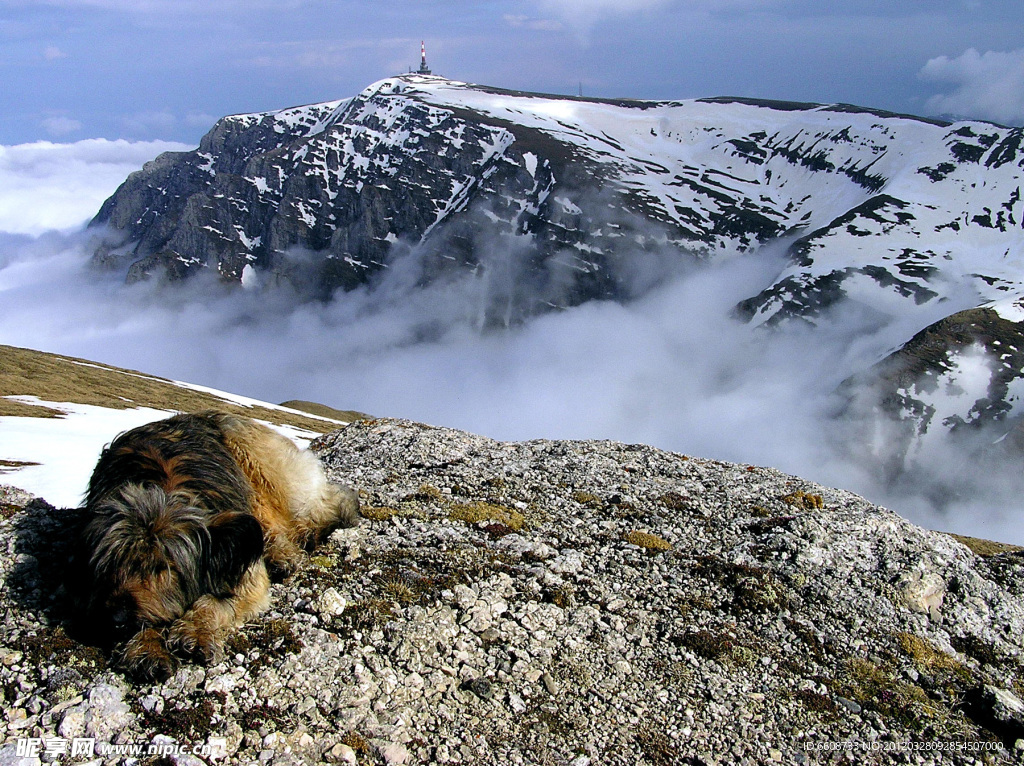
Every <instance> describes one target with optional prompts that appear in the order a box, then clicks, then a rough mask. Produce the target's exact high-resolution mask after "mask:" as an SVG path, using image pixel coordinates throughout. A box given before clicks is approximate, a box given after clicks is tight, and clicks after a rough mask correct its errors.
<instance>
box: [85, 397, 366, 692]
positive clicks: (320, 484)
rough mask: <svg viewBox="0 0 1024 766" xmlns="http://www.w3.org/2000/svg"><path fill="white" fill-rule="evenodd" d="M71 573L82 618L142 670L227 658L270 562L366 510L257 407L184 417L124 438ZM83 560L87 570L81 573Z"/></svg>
mask: <svg viewBox="0 0 1024 766" xmlns="http://www.w3.org/2000/svg"><path fill="white" fill-rule="evenodd" d="M83 517H84V518H83V527H82V530H81V534H80V535H79V546H80V550H79V551H78V552H77V554H76V555H75V556H74V557H73V559H74V562H77V565H76V564H75V563H74V562H73V565H72V572H73V575H72V577H73V578H74V579H75V580H76V582H74V583H69V584H70V585H72V586H73V588H75V589H78V591H79V593H80V595H79V596H78V597H77V598H76V599H75V600H76V601H77V603H78V606H79V609H80V610H81V615H80V616H81V619H83V620H85V621H87V622H88V623H89V628H91V629H92V632H93V633H94V634H98V635H100V636H104V637H106V639H107V640H108V641H109V642H110V643H112V644H115V645H118V644H119V645H120V646H121V649H120V652H119V657H120V664H121V665H122V666H123V668H124V669H125V670H127V671H128V672H129V673H131V674H132V675H135V676H138V677H142V678H148V679H153V680H158V679H163V678H166V677H168V676H169V675H170V674H171V673H172V672H173V670H174V668H175V666H176V664H177V658H178V657H179V656H182V655H184V656H189V657H194V658H197V659H201V660H204V661H205V662H207V663H216V662H218V661H219V660H220V659H221V658H222V657H223V646H224V641H225V639H226V638H227V636H228V635H229V634H230V633H231V631H233V630H235V629H237V628H238V627H240V626H241V625H242V624H243V623H245V622H246V621H248V620H249V619H251V618H252V617H254V616H256V615H257V614H259V613H260V612H262V611H263V610H265V609H266V608H267V607H268V606H269V604H270V576H269V572H268V569H269V570H271V571H274V570H277V571H278V572H282V573H285V574H287V573H289V572H291V571H293V570H294V569H295V568H296V566H297V565H298V564H299V563H300V561H301V555H302V549H303V548H304V547H309V546H311V545H313V544H315V543H317V542H319V541H320V540H321V539H322V538H323V537H324V535H326V534H327V533H328V532H330V531H331V530H333V529H335V528H338V527H352V526H355V525H357V524H358V520H359V499H358V496H357V495H356V493H355V492H354V491H353V490H352V489H350V488H347V487H342V486H340V485H337V484H332V483H329V482H328V481H327V478H326V476H325V475H324V472H323V469H322V467H321V465H320V463H319V461H318V460H317V459H316V457H315V456H314V455H313V454H312V453H310V452H307V451H304V450H300V449H298V448H297V447H296V446H295V444H294V443H293V442H292V441H291V440H289V439H287V438H286V437H284V436H282V435H280V434H278V433H277V432H275V431H273V430H271V429H270V428H267V427H266V426H263V425H261V424H259V423H257V422H255V421H254V420H251V419H249V418H245V417H240V416H237V415H231V414H226V413H223V412H216V411H205V412H198V413H194V414H183V415H175V416H173V417H171V418H168V419H166V420H161V421H158V422H155V423H150V424H148V425H144V426H140V427H139V428H135V429H132V430H130V431H126V432H125V433H122V434H120V435H119V436H117V437H116V438H115V439H114V441H113V442H111V443H110V444H109V445H108V446H107V447H106V448H105V449H104V450H103V452H102V454H101V455H100V458H99V461H98V462H97V464H96V467H95V469H94V470H93V473H92V478H91V479H90V480H89V489H88V492H87V495H86V502H85V508H84V514H83ZM75 572H77V573H75Z"/></svg>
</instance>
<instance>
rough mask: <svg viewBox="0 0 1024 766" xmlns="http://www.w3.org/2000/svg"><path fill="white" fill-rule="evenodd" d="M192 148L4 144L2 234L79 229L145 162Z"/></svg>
mask: <svg viewBox="0 0 1024 766" xmlns="http://www.w3.org/2000/svg"><path fill="white" fill-rule="evenodd" d="M191 148H192V147H189V146H186V145H184V144H177V143H172V142H168V141H150V142H129V141H107V140H105V139H88V140H85V141H78V142H76V143H71V144H56V143H50V142H48V141H38V142H36V143H32V144H18V145H16V146H0V232H10V233H16V234H31V235H36V234H39V233H41V232H43V231H46V230H48V229H69V228H75V227H78V226H81V225H82V224H84V223H85V222H86V221H88V220H89V219H90V218H92V217H93V216H94V215H95V214H96V212H97V211H98V210H99V208H100V205H102V204H103V201H104V200H105V199H106V198H107V197H109V196H110V195H111V194H112V193H113V192H114V190H115V189H117V187H118V186H119V185H120V184H121V182H122V181H124V179H125V178H126V177H127V176H128V174H129V173H131V172H132V171H134V170H138V169H139V168H140V167H142V165H143V163H145V162H146V161H148V160H151V159H153V158H154V157H156V156H157V155H158V154H160V153H161V152H167V151H184V150H186V149H191Z"/></svg>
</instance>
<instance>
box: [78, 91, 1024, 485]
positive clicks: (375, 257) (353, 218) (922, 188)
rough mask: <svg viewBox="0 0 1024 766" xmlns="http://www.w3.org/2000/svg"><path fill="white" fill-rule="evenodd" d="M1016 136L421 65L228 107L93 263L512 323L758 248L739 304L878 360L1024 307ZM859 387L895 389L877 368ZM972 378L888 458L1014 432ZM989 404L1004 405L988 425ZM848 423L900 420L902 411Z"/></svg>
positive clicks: (965, 126)
mask: <svg viewBox="0 0 1024 766" xmlns="http://www.w3.org/2000/svg"><path fill="white" fill-rule="evenodd" d="M1022 140H1024V131H1022V129H1019V128H1004V127H1000V126H997V125H992V124H988V123H980V122H958V123H955V124H947V123H944V122H940V121H934V120H923V119H919V118H915V117H909V116H905V115H896V114H890V113H885V112H878V111H873V110H868V109H861V108H857V107H852V106H849V105H842V104H834V105H816V104H801V103H785V102H770V101H754V100H749V99H725V98H722V99H698V100H690V101H673V102H645V101H630V100H604V101H602V100H595V99H581V98H571V97H557V96H550V95H543V94H532V93H520V92H513V91H505V90H500V89H496V88H489V87H484V86H478V85H471V84H467V83H461V82H455V81H450V80H446V79H444V78H440V77H424V76H419V75H407V76H401V77H395V78H389V79H386V80H382V81H380V82H378V83H375V84H373V85H371V86H370V87H369V88H367V89H366V90H364V91H363V92H362V93H360V94H359V95H358V96H356V97H354V98H352V99H348V100H343V101H335V102H327V103H324V104H315V105H311V106H304V107H296V108H292V109H286V110H282V111H277V112H267V113H261V114H251V115H236V116H232V117H226V118H224V119H223V120H221V121H220V122H218V124H217V125H216V126H215V127H214V129H213V130H212V131H211V132H210V133H209V134H208V135H207V136H206V137H204V139H203V141H202V143H201V145H200V147H199V148H198V149H197V150H196V151H195V152H190V153H184V154H176V155H164V156H162V157H161V158H159V159H158V160H156V161H155V162H153V163H150V164H149V165H147V166H146V168H144V169H143V170H142V171H141V172H140V173H137V174H134V175H133V176H132V177H130V178H129V179H128V180H127V181H126V182H125V184H124V185H123V186H122V187H121V188H120V189H119V190H118V191H117V193H116V194H115V195H114V196H112V197H111V198H110V199H109V200H108V201H107V203H106V204H105V205H104V206H103V208H102V210H101V211H100V213H99V214H98V215H97V217H96V220H95V224H96V225H101V224H102V225H105V226H107V227H108V228H109V229H111V230H112V231H113V232H114V234H116V239H115V241H112V242H110V243H108V244H107V245H105V246H104V247H103V248H102V249H101V250H100V252H98V253H97V255H96V258H95V260H96V261H97V262H98V263H102V264H107V265H108V266H112V267H117V268H121V269H123V273H124V274H126V275H127V278H128V279H129V280H136V279H142V278H145V277H146V276H147V275H150V274H154V273H157V272H164V273H166V274H168V275H170V276H171V277H172V278H184V277H186V276H188V275H196V274H204V273H209V274H215V275H217V277H218V278H219V279H222V280H227V281H229V282H240V283H241V284H242V285H244V286H246V287H248V288H252V289H259V288H260V287H261V286H267V285H276V284H279V283H281V282H287V283H289V284H291V285H293V286H295V287H296V288H297V290H298V293H299V297H300V299H304V298H308V297H310V296H317V297H326V296H328V295H330V294H331V293H332V291H334V290H339V289H340V290H350V289H354V288H357V287H361V288H364V289H366V290H368V291H369V292H370V293H371V294H372V293H373V291H375V290H376V291H380V293H381V294H382V295H393V294H395V291H397V294H398V295H399V296H402V295H405V294H406V293H403V292H402V291H407V292H408V291H415V290H417V289H419V288H422V287H424V286H427V285H430V284H431V283H435V282H439V281H444V280H453V281H454V280H464V281H471V282H472V283H473V285H474V287H478V288H479V289H478V290H477V291H476V292H474V293H473V295H474V300H476V301H478V302H479V303H480V307H477V305H476V304H474V305H473V306H472V307H471V308H472V311H469V312H467V314H471V315H472V316H473V317H474V318H476V317H479V319H478V320H477V321H478V324H480V325H481V326H486V325H491V326H493V325H499V326H503V325H508V324H510V323H514V322H516V321H519V320H521V319H523V318H525V317H527V316H529V315H532V314H536V313H538V312H543V311H549V310H551V309H557V308H563V307H567V306H572V305H577V304H581V303H584V302H586V301H588V300H592V299H614V300H628V299H630V298H634V297H636V296H638V295H641V294H643V293H644V292H645V291H647V290H649V289H650V288H651V287H652V286H654V285H657V284H659V283H663V282H664V281H666V279H667V278H668V277H670V276H672V275H674V274H676V273H677V272H678V271H679V270H681V269H684V268H692V267H694V266H695V265H699V264H708V263H715V264H717V263H721V262H723V261H726V260H729V259H733V258H737V257H738V256H739V255H741V254H746V255H747V256H748V257H749V258H751V259H755V258H760V259H762V260H763V262H764V263H766V264H769V266H766V269H765V270H766V271H768V270H770V269H771V270H772V273H770V274H768V275H767V276H765V277H763V284H758V285H756V286H753V287H751V288H750V293H751V294H750V295H749V296H747V297H746V298H745V299H742V300H740V301H739V303H738V305H737V306H736V311H735V314H736V316H737V317H738V318H741V319H743V320H745V321H747V322H748V323H749V324H750V326H751V327H766V328H771V327H783V326H785V325H787V324H792V323H794V322H795V323H797V324H800V323H806V324H809V325H811V326H818V325H828V324H829V323H833V322H838V323H840V324H843V326H844V332H846V336H847V337H848V338H853V337H855V336H856V337H860V338H863V337H869V338H870V341H869V343H870V344H872V348H871V352H870V353H869V354H867V355H866V356H867V357H869V358H868V359H867V361H866V362H864V360H859V361H858V364H861V365H863V366H864V367H868V366H870V365H872V364H874V363H875V362H879V361H881V359H882V358H883V357H884V356H885V355H886V354H887V353H889V352H890V351H897V350H898V349H899V348H900V347H901V346H902V345H903V344H904V343H907V342H909V341H910V340H911V338H912V337H913V336H914V335H915V334H916V333H918V332H920V331H922V330H924V329H925V328H926V327H928V326H930V325H933V324H934V323H935V322H937V321H942V320H943V319H945V318H947V317H950V316H953V315H955V314H957V313H958V312H961V311H972V310H975V309H981V308H992V310H997V311H1001V312H1003V313H1004V314H1007V315H1013V314H1015V313H1019V311H1020V306H1021V305H1024V202H1022V201H1021V188H1022V186H1024V170H1022V167H1024V153H1022ZM780 249H781V250H784V251H785V253H786V257H785V260H784V262H782V265H781V266H780V267H778V268H777V269H776V267H775V266H774V264H775V257H776V256H775V253H776V252H777V251H778V250H780ZM467 292H468V291H467ZM478 293H479V295H480V297H479V298H477V297H475V296H476V295H477V294H478ZM381 304H382V305H385V304H384V302H383V301H381ZM1000 307H1001V308H1000ZM892 328H894V329H892ZM1020 329H1021V328H1017V329H1016V330H1013V332H1014V333H1017V332H1018V331H1019V330H1020ZM424 332H425V333H428V334H429V333H430V332H431V330H430V328H427V329H426V330H424ZM935 337H938V336H933V340H934V338H935ZM1004 341H1005V342H1008V343H1009V342H1010V341H1009V340H1007V339H1005V338H1004ZM950 342H951V343H952V345H950V346H948V347H946V348H945V351H944V353H946V354H947V355H955V354H956V353H958V351H957V347H956V344H955V343H953V341H952V340H950ZM1013 343H1020V344H1024V337H1020V338H1019V341H1013ZM1019 347H1021V348H1024V345H1021V346H1019ZM991 351H993V349H988V350H987V351H986V352H985V353H989V352H991ZM985 359H986V361H985V362H984V364H985V365H987V366H990V367H991V366H993V365H995V366H999V365H1000V364H1002V362H1000V361H998V359H992V358H990V357H985ZM1003 366H1004V367H1005V365H1003ZM954 367H955V365H953V366H952V367H949V369H948V370H945V371H941V372H940V377H942V381H941V383H942V386H943V387H944V388H946V389H951V387H952V388H957V386H959V384H958V383H957V382H956V380H954V379H953V378H951V377H948V375H947V373H949V371H950V370H952V369H953V368H954ZM1021 372H1022V371H1021V370H1020V368H1014V369H1013V370H1009V371H1007V373H1006V375H1004V377H1007V379H1008V380H1009V379H1013V380H1019V379H1020V378H1021V375H1020V373H1021ZM847 376H853V377H855V378H856V379H857V380H860V381H863V382H865V383H866V384H867V385H869V386H872V387H873V388H874V389H875V390H876V391H877V392H879V393H877V396H879V397H881V398H882V399H885V398H886V397H888V396H889V394H890V393H891V392H888V391H887V389H886V386H887V383H885V382H884V381H881V380H875V379H872V378H871V376H870V375H869V374H868V371H867V370H866V369H848V370H843V371H842V373H841V374H840V375H839V376H838V378H839V379H842V378H843V377H847ZM943 376H946V377H943ZM923 384H927V383H923ZM927 385H931V384H927ZM1015 385H1016V384H1015ZM990 388H991V390H989V389H990ZM982 389H983V391H982V393H980V394H979V395H978V396H975V397H974V398H970V397H969V396H963V397H960V398H961V399H962V402H961V403H962V405H963V406H961V404H957V405H956V406H955V408H954V409H956V412H952V411H950V413H947V415H948V416H944V417H941V418H928V419H925V420H918V421H917V422H916V423H915V424H914V425H913V427H911V428H909V429H902V430H900V431H899V433H900V436H899V441H900V444H901V446H900V448H899V450H898V452H899V453H900V454H904V455H906V454H911V453H915V454H919V455H920V454H925V453H926V452H927V450H924V449H923V447H922V446H921V445H922V443H921V442H920V439H921V438H922V437H923V436H924V435H926V434H927V433H929V432H930V433H934V434H938V435H939V437H940V439H943V440H945V439H947V437H950V436H951V435H952V433H953V431H955V430H959V431H960V432H961V436H962V435H963V433H964V429H963V428H958V427H957V423H960V422H962V421H963V422H967V421H976V422H977V425H978V427H977V428H975V429H974V430H975V431H977V432H979V433H980V434H981V436H980V437H979V438H976V439H969V440H964V439H962V438H960V437H957V439H954V441H956V443H957V444H958V445H959V446H958V448H957V449H960V450H961V451H962V452H963V453H964V454H975V455H976V456H977V455H980V453H979V452H978V451H977V450H978V449H981V451H982V452H984V451H985V449H987V445H989V444H991V443H992V442H996V441H999V440H1001V439H1004V438H1005V437H1006V436H1007V434H1008V433H1009V430H1010V429H1011V428H1012V423H1013V422H1016V421H1015V419H1016V418H1019V417H1020V416H1021V411H1020V410H1019V408H1018V405H1019V402H1018V399H1017V398H1016V394H1015V393H1014V390H1015V389H1013V387H1012V386H1010V387H1007V386H1003V385H1001V384H1000V385H996V386H995V387H994V388H993V387H986V386H982ZM982 389H980V390H982ZM951 390H952V389H951ZM993 396H996V399H995V400H992V401H988V400H989V399H992V397H993ZM1007 397H1008V398H1007ZM968 398H970V401H968ZM983 399H985V400H986V401H982V400H983ZM976 404H977V406H978V407H980V408H982V409H984V410H985V411H986V412H988V413H989V415H991V417H989V416H986V417H985V418H982V419H981V420H978V419H977V418H974V417H973V416H972V415H971V414H970V411H971V410H972V408H974V407H975V405H976ZM852 411H853V410H849V409H848V410H847V412H848V413H849V412H852ZM857 412H858V413H859V415H860V416H864V417H867V418H868V420H869V421H872V425H873V422H874V421H875V420H878V419H881V420H883V421H894V422H895V423H896V424H897V426H898V428H902V426H900V424H901V423H903V416H902V415H901V414H899V412H898V410H897V409H893V408H892V407H884V406H883V407H876V408H874V409H871V408H865V407H860V408H859V409H857ZM954 415H955V417H954ZM957 418H959V419H957ZM982 421H984V422H982ZM886 427H887V426H886ZM1006 444H1007V445H1017V444H1018V440H1017V439H1010V440H1008V441H1006ZM979 445H980V447H979ZM1014 448H1015V449H1016V447H1014ZM885 462H886V461H885V460H883V463H885ZM903 463H904V461H903V460H902V458H901V459H900V460H898V461H896V464H899V465H902V464H903Z"/></svg>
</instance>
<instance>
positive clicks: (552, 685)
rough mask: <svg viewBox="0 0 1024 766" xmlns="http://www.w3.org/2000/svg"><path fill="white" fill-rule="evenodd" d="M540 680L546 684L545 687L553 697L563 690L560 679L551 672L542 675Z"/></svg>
mask: <svg viewBox="0 0 1024 766" xmlns="http://www.w3.org/2000/svg"><path fill="white" fill-rule="evenodd" d="M540 680H541V682H542V683H543V684H544V688H545V689H547V690H548V694H550V695H551V696H552V697H557V696H558V695H559V693H560V692H561V691H562V689H561V687H560V686H559V685H558V681H556V680H555V677H554V676H552V675H551V674H550V673H545V674H544V675H542V676H541V677H540Z"/></svg>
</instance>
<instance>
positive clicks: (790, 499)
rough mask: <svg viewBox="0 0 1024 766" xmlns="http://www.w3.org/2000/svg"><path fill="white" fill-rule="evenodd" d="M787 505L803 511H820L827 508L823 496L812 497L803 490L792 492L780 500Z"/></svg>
mask: <svg viewBox="0 0 1024 766" xmlns="http://www.w3.org/2000/svg"><path fill="white" fill-rule="evenodd" d="M780 499H781V500H782V502H784V503H786V505H791V506H793V507H794V508H799V509H800V510H801V511H820V510H821V509H822V508H824V507H825V500H824V498H822V496H821V495H812V494H811V493H809V492H804V491H803V490H802V489H801V490H797V491H796V492H791V493H790V494H788V495H784V496H783V497H781V498H780Z"/></svg>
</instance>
